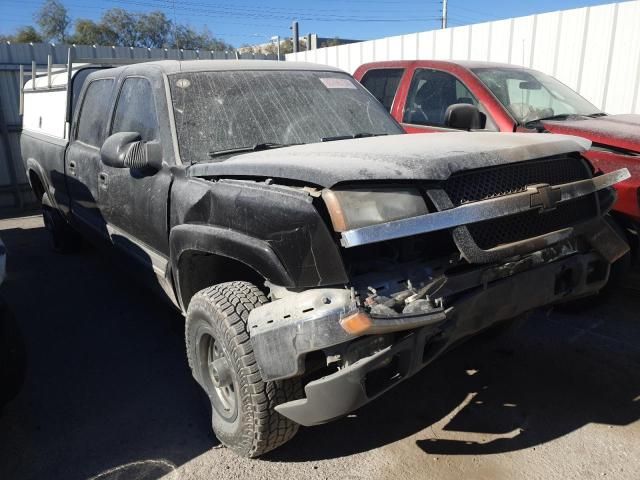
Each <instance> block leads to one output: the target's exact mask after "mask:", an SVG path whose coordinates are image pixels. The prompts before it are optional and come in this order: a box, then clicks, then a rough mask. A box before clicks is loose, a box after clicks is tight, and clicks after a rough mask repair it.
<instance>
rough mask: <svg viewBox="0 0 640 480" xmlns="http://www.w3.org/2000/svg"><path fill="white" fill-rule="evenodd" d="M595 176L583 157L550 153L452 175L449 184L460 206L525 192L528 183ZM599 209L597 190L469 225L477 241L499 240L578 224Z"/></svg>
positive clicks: (555, 182) (492, 242)
mask: <svg viewBox="0 0 640 480" xmlns="http://www.w3.org/2000/svg"><path fill="white" fill-rule="evenodd" d="M588 178H591V172H590V169H589V166H588V165H587V164H586V163H585V161H584V160H582V159H581V158H579V157H551V158H546V159H542V160H533V161H526V162H520V163H515V164H510V165H501V166H499V167H490V168H485V169H481V170H470V171H466V172H460V173H458V174H454V175H452V176H451V177H450V178H449V179H448V180H447V181H446V182H445V184H444V190H445V192H446V193H447V194H448V196H449V198H450V199H451V201H452V203H453V204H454V205H455V206H458V205H462V204H464V203H468V202H476V201H479V200H485V199H489V198H495V197H500V196H504V195H510V194H513V193H520V192H524V191H525V190H526V188H527V186H529V185H535V184H540V183H546V184H549V185H559V184H563V183H570V182H575V181H578V180H584V179H588ZM597 214H598V204H597V199H596V196H595V195H588V196H586V197H581V198H578V199H575V200H572V201H569V202H565V203H562V204H559V205H558V206H557V208H555V209H554V210H551V211H546V212H540V211H538V210H531V211H528V212H524V213H521V214H517V215H511V216H508V217H502V218H497V219H495V220H489V221H486V222H481V223H476V224H471V225H468V226H467V228H468V230H469V233H470V235H471V237H472V238H473V240H474V242H475V243H476V245H477V246H478V247H480V248H481V249H483V250H489V249H491V248H494V247H497V246H499V245H504V244H508V243H513V242H518V241H521V240H524V239H527V238H532V237H537V236H539V235H544V234H547V233H550V232H553V231H556V230H560V229H563V228H566V227H570V226H573V225H576V224H578V223H581V222H584V221H586V220H589V219H590V218H593V217H594V216H596V215H597Z"/></svg>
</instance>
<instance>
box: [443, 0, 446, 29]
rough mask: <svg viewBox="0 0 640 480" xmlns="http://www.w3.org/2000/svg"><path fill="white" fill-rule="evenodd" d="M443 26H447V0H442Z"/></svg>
mask: <svg viewBox="0 0 640 480" xmlns="http://www.w3.org/2000/svg"><path fill="white" fill-rule="evenodd" d="M442 28H443V29H445V28H447V0H442Z"/></svg>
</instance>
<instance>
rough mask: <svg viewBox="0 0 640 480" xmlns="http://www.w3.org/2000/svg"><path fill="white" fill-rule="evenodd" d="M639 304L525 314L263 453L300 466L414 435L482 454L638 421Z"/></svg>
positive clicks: (424, 445)
mask: <svg viewBox="0 0 640 480" xmlns="http://www.w3.org/2000/svg"><path fill="white" fill-rule="evenodd" d="M639 310H640V298H638V297H637V295H634V294H632V293H630V294H626V293H623V294H620V295H618V296H615V297H614V298H611V299H609V300H608V301H607V303H606V304H603V305H601V306H599V307H597V308H595V309H594V310H593V311H591V312H590V313H589V320H588V321H586V322H585V320H584V318H583V316H581V315H575V316H574V315H562V314H560V313H554V314H553V315H551V316H547V315H545V314H544V313H538V314H536V315H534V316H533V317H532V318H531V319H530V320H529V322H528V323H527V324H526V325H525V327H524V328H523V329H522V330H519V331H517V332H515V333H513V334H510V335H508V336H506V337H505V338H498V339H489V338H487V337H486V336H480V337H478V338H476V339H473V340H471V341H469V342H468V343H466V344H464V345H462V346H461V347H459V348H458V349H456V350H454V351H452V352H451V353H449V354H447V355H446V356H444V357H443V358H441V359H439V360H437V361H436V362H434V363H433V364H431V365H430V366H428V367H426V368H425V370H423V371H422V372H420V373H419V374H417V375H416V376H415V377H413V378H411V379H409V380H407V381H406V382H404V383H403V384H401V385H400V386H398V387H397V388H396V389H394V390H392V391H390V392H388V393H387V394H386V395H384V396H382V397H380V398H379V399H377V400H376V401H375V402H373V403H371V404H369V405H367V406H366V407H364V408H362V409H361V410H360V411H358V412H356V414H355V415H352V416H350V417H347V418H345V419H343V420H340V421H338V422H334V423H330V424H327V425H322V426H318V427H314V428H308V429H303V430H302V431H301V432H300V433H299V434H298V436H297V437H296V438H295V439H294V440H293V441H292V442H291V443H290V444H288V445H285V446H284V447H283V448H281V449H279V450H277V451H275V452H273V453H272V454H271V455H268V456H267V458H268V459H270V460H274V461H309V460H320V459H327V458H335V457H342V456H346V455H351V454H354V453H358V452H363V451H367V450H371V449H374V448H378V447H381V446H383V445H386V444H389V443H392V442H395V441H397V440H400V439H403V438H406V437H409V436H412V435H415V437H416V444H417V446H418V447H419V448H421V449H422V450H423V451H424V452H425V453H427V454H433V455H460V454H464V455H484V454H495V453H501V452H510V451H516V450H520V449H524V448H528V447H532V446H536V445H540V444H543V443H546V442H549V441H552V440H554V439H557V438H559V437H562V436H564V435H567V434H569V433H571V432H573V431H574V430H577V429H579V428H581V427H583V426H585V425H587V424H589V423H600V424H607V425H612V426H616V425H621V426H622V425H629V424H631V423H633V422H635V421H637V420H639V419H640V368H639V367H640V343H639V342H638V340H640V322H638V319H637V312H638V311H639Z"/></svg>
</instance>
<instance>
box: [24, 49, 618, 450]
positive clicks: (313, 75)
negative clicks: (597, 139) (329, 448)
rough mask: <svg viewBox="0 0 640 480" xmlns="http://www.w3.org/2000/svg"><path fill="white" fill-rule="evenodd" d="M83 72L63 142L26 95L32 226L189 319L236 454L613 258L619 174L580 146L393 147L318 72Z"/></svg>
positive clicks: (164, 65)
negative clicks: (125, 269)
mask: <svg viewBox="0 0 640 480" xmlns="http://www.w3.org/2000/svg"><path fill="white" fill-rule="evenodd" d="M87 68H90V67H87ZM83 72H84V75H83ZM87 73H89V72H88V71H87V70H86V69H85V70H83V69H82V68H80V69H75V70H73V72H72V73H71V74H68V75H67V79H68V80H69V81H68V82H67V84H66V85H65V86H64V87H63V88H66V93H65V95H66V97H65V98H66V100H65V101H63V102H62V103H61V104H60V105H62V107H61V108H62V110H63V111H66V118H65V117H63V116H62V114H61V113H60V112H59V111H56V112H57V113H55V114H56V115H59V118H60V119H63V120H64V121H66V126H65V127H61V126H53V127H52V126H51V121H49V119H48V117H47V115H50V114H51V113H50V112H51V111H55V110H52V109H51V108H49V107H47V105H52V104H55V102H59V101H60V99H57V100H56V99H54V98H51V99H50V100H47V99H46V95H48V94H49V95H51V96H53V95H54V93H56V92H58V91H59V90H61V88H60V87H58V86H57V80H56V78H57V77H56V78H53V79H52V78H51V77H49V78H48V79H44V78H36V79H35V83H36V85H33V84H28V85H27V86H26V87H25V89H24V109H25V110H24V117H25V118H24V130H23V132H22V138H21V148H22V155H23V157H24V164H25V166H26V169H27V173H28V177H29V179H30V182H31V185H32V187H33V190H34V192H35V193H36V194H37V196H38V197H39V198H41V199H42V205H43V213H44V218H45V223H46V227H47V228H48V230H49V231H50V233H51V236H52V240H53V244H54V246H55V247H56V248H57V249H58V250H63V251H71V250H73V249H74V248H75V247H76V246H77V243H78V233H81V234H82V235H83V236H87V237H91V238H94V239H97V240H99V241H102V242H106V243H108V244H109V245H112V246H113V247H114V248H115V249H117V250H120V251H121V252H123V253H124V255H125V258H129V262H128V263H130V264H133V265H136V268H137V269H138V270H140V271H145V272H149V273H150V277H151V278H153V279H154V280H153V281H154V282H155V283H156V285H160V286H161V287H162V290H163V291H164V292H165V293H166V295H167V296H168V297H169V298H170V299H171V300H172V301H173V303H174V304H175V305H176V307H177V308H179V309H180V310H181V311H182V312H183V313H184V315H185V316H186V328H185V336H186V351H187V357H188V360H189V364H190V366H191V369H192V371H193V376H194V377H195V379H196V380H197V382H198V383H199V384H200V385H201V386H202V388H203V389H204V390H205V391H206V393H207V394H208V396H209V398H210V400H211V406H212V418H213V429H214V431H215V433H216V435H217V436H218V438H219V439H220V440H221V441H222V443H224V444H225V445H227V446H229V447H230V448H232V449H233V450H235V451H236V452H238V453H239V454H241V455H244V456H250V457H253V456H258V455H260V454H263V453H265V452H267V451H269V450H271V449H273V448H276V447H278V446H279V445H281V444H283V443H285V442H286V441H288V440H289V439H291V438H292V436H293V435H294V434H295V432H296V431H297V429H298V425H299V424H302V425H315V424H320V423H323V422H327V421H330V420H332V419H335V418H338V417H340V416H343V415H345V414H347V413H349V412H351V411H353V410H354V409H356V408H358V407H360V406H362V405H363V404H365V403H367V402H369V401H370V400H372V399H374V398H376V397H377V396H379V395H381V394H382V393H384V392H385V391H387V390H388V389H390V388H392V387H393V386H395V385H397V384H398V383H399V382H401V381H403V380H404V379H406V378H408V377H409V376H411V375H413V374H414V373H416V372H417V371H419V370H420V369H421V368H423V367H424V366H425V365H427V364H428V363H430V362H431V361H432V360H433V359H435V358H436V357H438V356H439V355H441V354H442V353H443V352H445V351H447V350H448V349H449V348H450V347H451V346H453V345H454V344H456V343H458V342H459V341H460V340H462V339H464V338H466V337H469V336H471V335H474V334H476V333H478V332H480V331H482V330H485V329H488V328H489V327H492V326H495V325H496V324H500V323H503V322H506V321H508V320H510V319H514V318H516V317H519V316H522V315H524V314H526V313H527V312H529V311H531V310H533V309H535V308H538V307H541V306H546V305H550V304H554V303H558V302H566V301H569V300H573V299H577V298H580V297H582V296H586V295H590V294H594V293H596V292H598V290H599V289H600V288H601V287H602V286H603V285H604V284H605V283H606V281H607V277H608V274H609V266H610V263H611V262H613V261H614V260H616V259H617V258H619V257H620V256H621V255H623V254H624V253H625V252H626V251H627V246H626V244H625V243H624V242H623V241H622V240H621V239H620V238H619V237H618V236H617V235H616V234H615V232H614V231H612V229H611V228H610V227H609V226H608V223H607V221H606V218H605V217H606V212H607V211H608V210H609V209H610V207H611V205H612V204H613V202H614V200H615V192H614V190H613V188H612V185H613V184H615V183H616V182H618V181H621V180H623V179H625V178H627V176H628V172H626V171H625V170H621V171H616V172H612V173H609V174H606V175H600V176H594V174H593V170H592V168H591V166H590V165H589V163H588V162H587V161H586V160H585V159H584V158H583V156H582V152H583V151H584V150H585V148H588V146H589V145H588V142H585V141H581V140H579V139H575V138H573V137H565V136H561V135H554V136H544V135H539V136H534V135H526V134H502V133H501V134H491V133H477V134H476V133H449V134H441V135H404V134H403V131H402V129H401V128H400V126H399V125H398V124H397V123H396V122H395V121H394V120H393V119H392V118H391V117H390V116H389V114H388V113H387V112H386V111H385V110H384V109H383V107H382V106H381V105H379V104H378V103H377V101H376V100H375V99H374V98H373V97H372V96H371V95H370V94H369V93H367V92H366V91H365V90H364V89H363V88H362V87H361V86H360V85H359V84H358V83H357V82H355V81H354V80H353V79H352V78H351V77H350V76H349V75H347V74H345V73H344V72H342V71H339V70H336V69H332V68H329V67H325V66H319V65H308V64H297V63H290V62H286V63H281V62H259V61H183V62H178V61H159V62H150V63H143V64H136V65H130V66H122V67H118V68H93V71H91V73H90V74H88V75H87ZM76 78H78V79H81V80H78V81H77V82H76V81H75V79H76ZM45 80H46V83H47V84H48V85H51V87H45V88H44V89H41V88H38V82H42V83H44V82H45ZM43 90H44V91H43ZM47 92H48V93H47ZM65 102H66V103H65ZM76 104H77V108H76V106H75V105H76ZM65 105H66V106H65ZM47 129H49V130H47ZM55 131H59V132H63V133H62V135H58V136H56V135H55V134H54V132H55ZM122 288H136V287H135V286H133V285H131V284H128V283H125V282H123V287H122ZM117 292H118V289H117V287H115V288H114V290H113V292H110V293H109V294H111V295H117ZM70 302H72V299H70Z"/></svg>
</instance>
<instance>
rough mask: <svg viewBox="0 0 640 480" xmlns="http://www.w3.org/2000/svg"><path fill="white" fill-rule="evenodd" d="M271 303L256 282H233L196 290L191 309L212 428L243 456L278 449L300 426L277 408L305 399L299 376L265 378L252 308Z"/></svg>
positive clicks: (190, 339)
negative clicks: (252, 334) (254, 342)
mask: <svg viewBox="0 0 640 480" xmlns="http://www.w3.org/2000/svg"><path fill="white" fill-rule="evenodd" d="M266 302H267V298H266V297H265V296H264V294H263V293H262V292H261V291H260V290H259V289H258V288H257V287H255V286H254V285H252V284H250V283H247V282H230V283H222V284H219V285H215V286H212V287H209V288H206V289H204V290H201V291H200V292H198V293H196V294H195V295H194V297H193V298H192V300H191V303H190V304H189V309H188V311H187V322H186V332H185V334H186V348H187V357H188V359H189V366H190V367H191V371H192V373H193V376H194V378H195V379H196V381H197V382H198V383H199V384H200V386H201V387H202V388H203V389H204V391H205V392H206V393H207V395H208V397H209V400H210V402H211V410H212V426H213V430H214V432H215V434H216V436H217V437H218V439H219V440H220V441H221V442H222V443H223V444H224V445H225V446H227V447H229V448H230V449H232V450H233V451H235V452H236V453H238V454H239V455H242V456H244V457H257V456H259V455H262V454H263V453H266V452H268V451H270V450H273V449H274V448H277V447H279V446H280V445H282V444H284V443H285V442H287V441H289V440H290V439H291V438H292V437H293V436H294V435H295V434H296V432H297V430H298V424H296V423H294V422H292V421H291V420H289V419H287V418H285V417H283V416H282V415H280V414H279V413H278V412H276V411H275V407H276V405H278V404H280V403H284V402H287V401H290V400H295V399H297V398H301V396H302V388H301V384H300V381H299V380H298V379H288V380H280V381H275V382H264V381H262V377H261V376H260V372H259V370H258V365H257V363H256V360H255V357H254V354H253V348H252V346H251V341H250V340H249V333H248V331H247V323H246V322H247V318H248V316H249V312H250V311H251V310H253V309H254V308H255V307H259V306H260V305H263V304H264V303H266Z"/></svg>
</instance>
